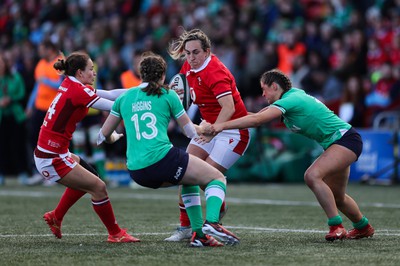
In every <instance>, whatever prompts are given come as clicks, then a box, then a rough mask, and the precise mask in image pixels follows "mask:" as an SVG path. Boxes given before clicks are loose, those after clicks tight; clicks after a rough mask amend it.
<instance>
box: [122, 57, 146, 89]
mask: <svg viewBox="0 0 400 266" xmlns="http://www.w3.org/2000/svg"><path fill="white" fill-rule="evenodd" d="M141 56H142V51H141V50H135V51H134V52H132V55H131V58H132V60H131V62H130V64H129V68H128V69H127V70H125V71H124V72H122V73H121V76H120V79H121V85H122V88H125V89H129V88H132V87H136V86H138V85H139V84H140V83H141V80H140V74H139V73H138V71H139V63H140V58H141Z"/></svg>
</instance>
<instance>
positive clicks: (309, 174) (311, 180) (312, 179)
mask: <svg viewBox="0 0 400 266" xmlns="http://www.w3.org/2000/svg"><path fill="white" fill-rule="evenodd" d="M318 180H319V176H318V175H317V173H316V172H315V171H313V170H310V169H307V171H306V172H305V173H304V182H305V183H306V185H307V186H308V187H309V188H313V187H314V186H315V184H316V182H317V181H318Z"/></svg>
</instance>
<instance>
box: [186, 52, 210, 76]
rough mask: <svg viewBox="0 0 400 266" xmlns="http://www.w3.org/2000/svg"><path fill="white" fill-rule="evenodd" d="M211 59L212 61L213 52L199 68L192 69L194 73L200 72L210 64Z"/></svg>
mask: <svg viewBox="0 0 400 266" xmlns="http://www.w3.org/2000/svg"><path fill="white" fill-rule="evenodd" d="M210 61H211V54H210V55H209V56H208V57H207V59H206V60H204V63H203V65H202V66H201V67H199V68H198V69H191V70H190V71H191V72H194V73H197V72H200V71H202V70H203V69H205V68H206V66H207V65H208V63H210Z"/></svg>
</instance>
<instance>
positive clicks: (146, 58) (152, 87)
mask: <svg viewBox="0 0 400 266" xmlns="http://www.w3.org/2000/svg"><path fill="white" fill-rule="evenodd" d="M166 71H167V63H166V62H165V60H164V59H163V58H162V57H161V56H160V55H157V54H154V53H152V52H145V53H143V54H142V60H141V61H140V65H139V72H140V77H141V79H142V81H143V82H148V83H149V85H148V86H147V87H146V88H143V89H142V91H144V92H146V94H147V95H158V96H160V95H161V94H162V90H161V88H163V87H165V88H166V89H168V86H164V84H162V83H160V82H161V79H162V76H163V75H165V73H166Z"/></svg>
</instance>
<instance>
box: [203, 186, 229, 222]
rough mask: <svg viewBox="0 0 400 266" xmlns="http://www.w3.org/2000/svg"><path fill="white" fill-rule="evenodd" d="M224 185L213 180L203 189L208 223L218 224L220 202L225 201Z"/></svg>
mask: <svg viewBox="0 0 400 266" xmlns="http://www.w3.org/2000/svg"><path fill="white" fill-rule="evenodd" d="M225 192H226V185H225V184H224V183H223V182H221V181H219V180H213V181H211V182H210V183H208V185H207V187H206V189H205V195H206V201H207V210H206V220H207V221H208V222H210V223H218V222H219V213H220V209H221V205H222V202H223V201H224V200H225Z"/></svg>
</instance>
